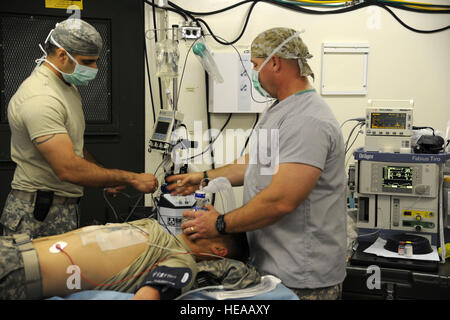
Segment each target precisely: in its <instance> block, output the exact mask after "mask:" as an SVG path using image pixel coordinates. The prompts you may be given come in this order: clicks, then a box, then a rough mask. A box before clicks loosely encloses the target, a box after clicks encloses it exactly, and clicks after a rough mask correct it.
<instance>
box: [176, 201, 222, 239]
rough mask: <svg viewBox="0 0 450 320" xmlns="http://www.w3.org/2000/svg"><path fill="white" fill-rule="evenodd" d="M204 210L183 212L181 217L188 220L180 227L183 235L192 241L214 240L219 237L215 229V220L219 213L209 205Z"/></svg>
mask: <svg viewBox="0 0 450 320" xmlns="http://www.w3.org/2000/svg"><path fill="white" fill-rule="evenodd" d="M206 209H208V211H206V210H198V211H184V212H183V217H185V218H188V219H193V220H188V221H186V222H184V223H183V224H182V225H181V229H183V233H184V234H185V235H186V236H188V238H189V239H190V240H192V241H194V240H197V239H204V238H214V237H217V236H218V235H219V232H218V231H217V229H216V220H217V217H218V216H219V213H218V212H217V211H216V209H214V207H213V206H212V205H210V204H207V205H206Z"/></svg>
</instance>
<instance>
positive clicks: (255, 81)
mask: <svg viewBox="0 0 450 320" xmlns="http://www.w3.org/2000/svg"><path fill="white" fill-rule="evenodd" d="M302 32H303V31H298V32H296V33H294V34H293V35H292V36H290V37H289V38H287V39H286V40H284V41H283V42H282V43H281V44H280V45H279V46H278V47H276V48H275V49H274V50H273V51H272V53H271V54H269V56H268V57H267V58H266V60H264V62H263V63H262V64H261V66H260V67H259V69H258V70H255V69H252V82H253V87H255V90H256V91H258V92H259V94H260V95H262V96H263V97H265V98H273V97H272V96H271V95H270V93H268V92H267V91H266V90H264V88H263V87H262V85H261V83H260V82H259V72H260V71H261V70H262V68H264V66H265V65H266V63H267V62H269V60H270V59H271V58H272V57H273V55H274V54H275V53H277V52H278V50H280V49H281V48H282V47H283V46H284V45H285V44H286V43H288V42H289V41H291V40H292V39H294V38H295V37H297V36H298V35H299V34H300V33H302Z"/></svg>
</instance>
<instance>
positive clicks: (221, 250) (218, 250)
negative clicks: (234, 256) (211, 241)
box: [211, 245, 228, 257]
mask: <svg viewBox="0 0 450 320" xmlns="http://www.w3.org/2000/svg"><path fill="white" fill-rule="evenodd" d="M211 251H212V252H213V253H214V254H215V255H217V256H221V257H225V256H226V255H227V254H228V249H227V248H225V247H222V246H219V245H213V246H212V247H211Z"/></svg>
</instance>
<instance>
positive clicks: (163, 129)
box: [155, 121, 170, 134]
mask: <svg viewBox="0 0 450 320" xmlns="http://www.w3.org/2000/svg"><path fill="white" fill-rule="evenodd" d="M169 126H170V122H165V121H158V123H157V125H156V129H155V133H159V134H167V131H168V130H169Z"/></svg>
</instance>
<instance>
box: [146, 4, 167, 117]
mask: <svg viewBox="0 0 450 320" xmlns="http://www.w3.org/2000/svg"><path fill="white" fill-rule="evenodd" d="M145 3H147V4H149V5H151V6H152V7H153V8H152V14H153V29H155V43H156V42H158V30H157V27H156V9H155V7H158V6H157V5H155V0H152V2H151V3H150V2H148V1H145ZM158 87H159V108H160V109H163V94H162V84H161V78H160V77H158Z"/></svg>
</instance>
